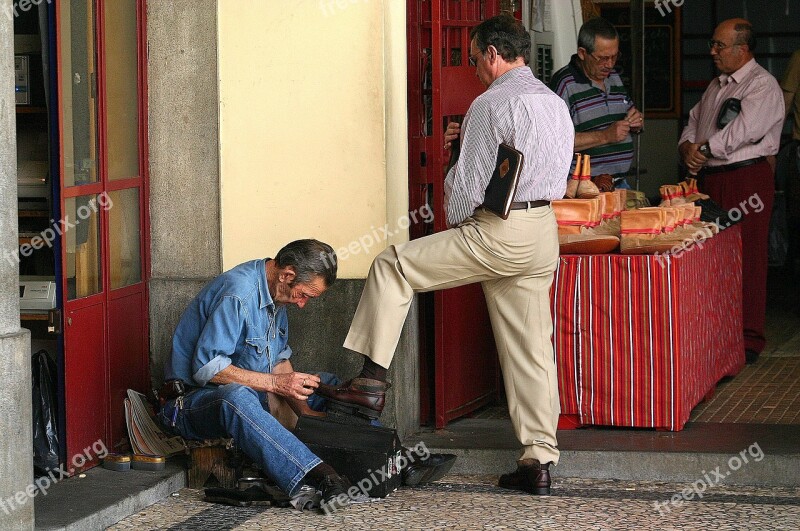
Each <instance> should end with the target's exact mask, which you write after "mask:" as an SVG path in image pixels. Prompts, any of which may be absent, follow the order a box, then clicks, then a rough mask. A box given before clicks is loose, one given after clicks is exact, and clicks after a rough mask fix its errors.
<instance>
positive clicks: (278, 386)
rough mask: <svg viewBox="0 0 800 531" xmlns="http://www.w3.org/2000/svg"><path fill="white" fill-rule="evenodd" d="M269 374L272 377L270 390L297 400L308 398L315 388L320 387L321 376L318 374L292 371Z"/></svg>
mask: <svg viewBox="0 0 800 531" xmlns="http://www.w3.org/2000/svg"><path fill="white" fill-rule="evenodd" d="M269 376H271V377H272V389H270V390H269V391H270V392H272V393H275V394H276V395H280V396H285V397H287V398H294V399H296V400H308V397H309V396H311V395H312V394H313V393H314V389H316V388H317V387H319V376H317V375H316V374H307V373H304V372H294V371H292V372H287V373H281V374H271V375H269Z"/></svg>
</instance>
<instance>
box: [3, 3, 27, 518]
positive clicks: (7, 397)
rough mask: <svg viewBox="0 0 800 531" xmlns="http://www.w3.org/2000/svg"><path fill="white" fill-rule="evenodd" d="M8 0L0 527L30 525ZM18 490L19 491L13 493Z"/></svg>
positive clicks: (24, 332) (11, 33) (6, 9)
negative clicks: (16, 252) (27, 490)
mask: <svg viewBox="0 0 800 531" xmlns="http://www.w3.org/2000/svg"><path fill="white" fill-rule="evenodd" d="M12 7H13V6H12V0H0V433H2V434H3V436H2V438H0V441H2V443H0V528H3V529H33V521H34V519H33V498H31V497H29V496H28V494H27V493H26V492H25V490H26V488H27V487H28V486H29V485H31V484H32V482H33V443H32V435H31V343H30V332H28V331H27V330H22V329H20V326H19V287H18V285H19V264H18V263H17V261H16V260H15V259H14V258H13V257H14V256H16V255H14V254H13V252H14V250H16V249H17V248H18V245H19V240H18V237H19V236H18V233H17V171H16V169H17V140H16V137H17V132H16V110H15V109H16V103H15V97H14V20H13V15H12V13H13V12H12ZM19 493H21V494H19Z"/></svg>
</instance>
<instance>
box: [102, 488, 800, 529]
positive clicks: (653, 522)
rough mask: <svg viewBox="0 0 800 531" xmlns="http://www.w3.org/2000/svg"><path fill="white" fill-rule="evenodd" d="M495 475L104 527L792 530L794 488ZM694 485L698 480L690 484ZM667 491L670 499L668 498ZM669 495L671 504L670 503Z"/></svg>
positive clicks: (186, 500)
mask: <svg viewBox="0 0 800 531" xmlns="http://www.w3.org/2000/svg"><path fill="white" fill-rule="evenodd" d="M496 482H497V477H496V476H448V477H446V478H444V479H443V480H442V481H440V482H438V483H434V484H431V485H427V486H424V487H417V488H404V489H400V490H398V491H396V492H394V493H392V494H390V495H389V496H388V497H387V498H385V499H382V500H377V501H373V502H370V503H365V504H360V505H354V506H351V507H349V508H347V509H346V510H344V511H343V512H340V513H337V514H336V515H333V516H324V515H321V514H318V513H315V512H300V511H297V510H294V509H278V508H271V507H268V506H256V505H253V506H252V507H249V508H234V507H227V506H223V505H215V504H209V503H205V502H203V501H202V491H198V490H191V489H183V490H181V491H180V492H179V493H177V496H173V497H170V498H167V499H166V500H163V501H161V502H159V503H156V504H155V505H152V506H150V507H148V508H147V509H146V510H144V511H142V512H140V513H139V514H136V515H133V516H131V517H129V518H127V519H125V520H123V521H121V522H119V523H118V524H117V525H115V526H113V527H111V528H109V529H111V530H114V531H123V530H128V529H169V530H190V529H198V530H200V529H215V530H229V529H230V530H233V529H235V530H246V529H292V530H303V529H308V530H319V529H352V530H356V529H420V530H421V529H425V530H429V529H549V530H560V529H564V530H570V531H571V530H574V529H642V530H647V529H687V528H691V529H776V530H777V529H797V525H798V522H800V489H797V488H795V489H786V488H783V489H782V488H774V487H771V488H754V487H732V486H728V485H725V486H722V485H718V486H710V487H708V488H706V489H705V491H704V492H702V497H698V496H696V495H694V494H692V495H691V499H689V496H688V495H687V496H686V499H683V498H681V495H680V493H681V492H682V491H684V489H686V488H687V487H688V485H683V484H674V483H653V482H628V481H614V480H585V479H564V478H556V479H554V484H553V489H554V490H553V495H552V496H546V497H539V496H531V495H528V494H524V493H521V492H515V491H506V490H502V489H499V488H497V487H495V484H496ZM698 489H699V490H702V487H700V486H698ZM676 495H677V498H675V499H676V503H670V500H671V499H673V497H674V496H676ZM678 501H679V503H678Z"/></svg>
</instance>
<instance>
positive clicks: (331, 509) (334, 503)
mask: <svg viewBox="0 0 800 531" xmlns="http://www.w3.org/2000/svg"><path fill="white" fill-rule="evenodd" d="M348 505H350V499H349V498H348V497H347V495H346V494H343V495H342V494H340V495H339V496H336V497H334V498H333V499H332V500H331V501H329V502H325V501H321V502H320V504H319V508H320V509H322V512H323V514H325V515H331V514H334V513H336V512H337V511H341V510H342V509H344V508H345V507H347V506H348Z"/></svg>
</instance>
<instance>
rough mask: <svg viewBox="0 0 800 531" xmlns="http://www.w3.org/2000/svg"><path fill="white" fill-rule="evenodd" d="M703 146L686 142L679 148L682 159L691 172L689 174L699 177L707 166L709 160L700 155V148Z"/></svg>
mask: <svg viewBox="0 0 800 531" xmlns="http://www.w3.org/2000/svg"><path fill="white" fill-rule="evenodd" d="M701 145H702V144H696V143H694V142H689V141H688V140H686V141H685V142H684V143H683V144H681V145H680V146H679V147H678V150H679V151H680V154H681V158H682V159H683V163H684V164H685V165H686V168H687V169H688V170H689V173H691V174H692V175H697V173H698V172H699V171H700V169H701V168H702V167H703V166H704V165H705V163H706V161H707V160H708V159H707V158H706V157H705V156H704V155H703V154H702V153H700V151H699V150H700V146H701Z"/></svg>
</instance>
